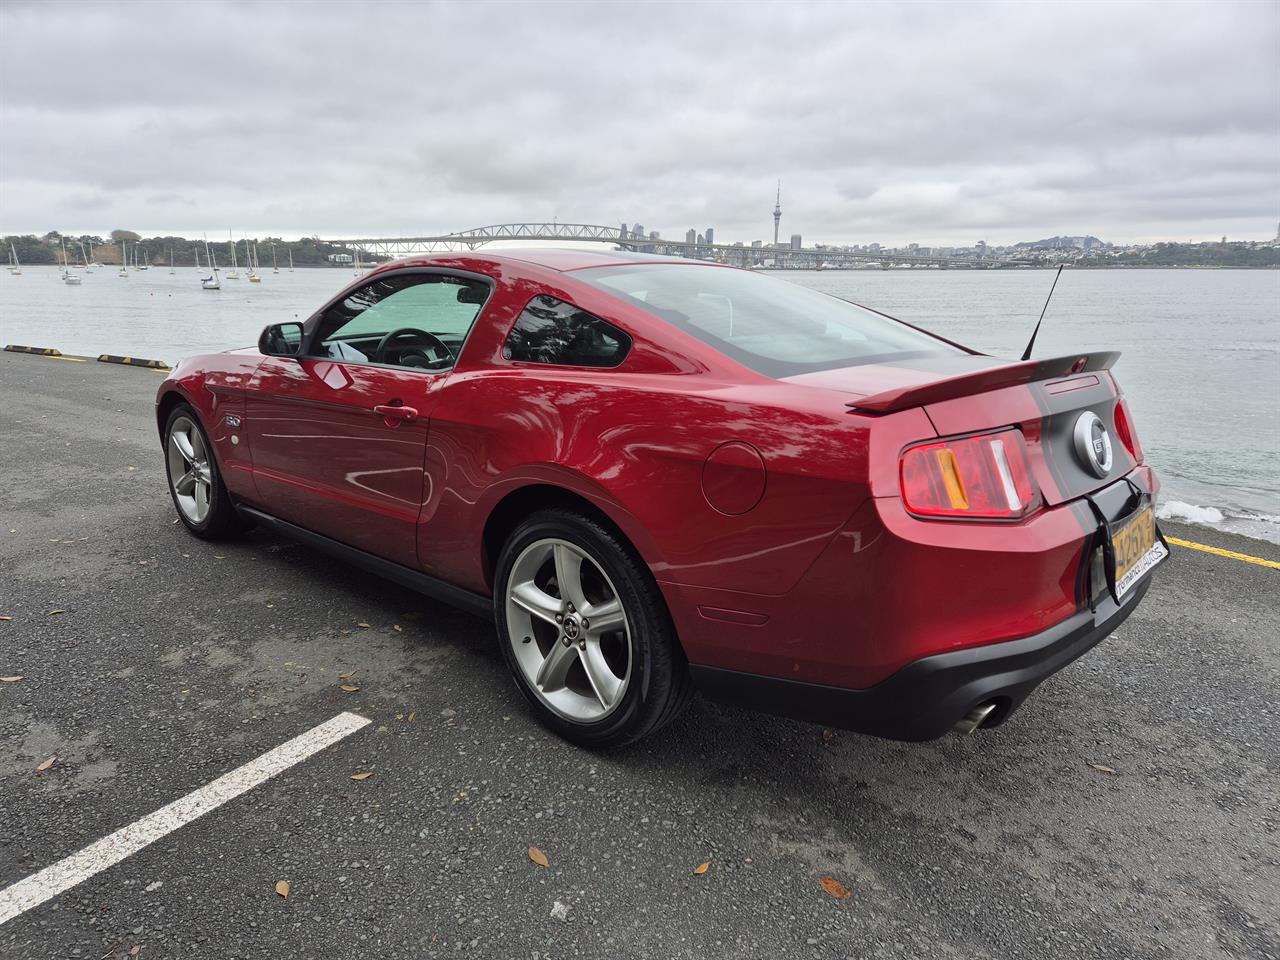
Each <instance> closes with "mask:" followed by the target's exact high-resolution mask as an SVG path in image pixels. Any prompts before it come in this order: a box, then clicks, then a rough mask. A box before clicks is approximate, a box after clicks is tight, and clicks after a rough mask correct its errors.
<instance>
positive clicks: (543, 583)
mask: <svg viewBox="0 0 1280 960" xmlns="http://www.w3.org/2000/svg"><path fill="white" fill-rule="evenodd" d="M1116 356H1117V355H1116V354H1114V353H1093V354H1087V355H1080V356H1068V357H1061V358H1057V359H1052V360H1041V361H1028V362H1020V363H1009V362H1007V361H1001V360H997V359H994V358H991V357H988V356H983V355H981V354H978V353H977V352H976V351H973V350H969V349H967V348H965V347H962V346H959V345H957V344H954V343H951V342H949V341H947V340H943V339H941V338H939V337H937V336H933V335H931V334H929V333H926V332H924V331H921V330H918V329H916V328H914V327H912V326H909V325H907V324H905V323H902V322H899V321H896V320H893V319H891V318H888V317H886V316H884V315H882V314H879V313H877V312H875V311H873V310H869V309H866V308H864V307H860V306H856V305H854V304H851V303H848V302H845V301H843V300H838V299H835V298H833V297H828V296H825V295H822V294H818V293H815V292H813V291H810V290H808V289H805V288H803V287H799V286H796V285H794V284H791V283H786V282H783V281H780V280H776V279H772V278H769V277H766V276H763V275H761V274H758V273H751V272H748V271H743V270H737V269H732V268H728V267H721V266H716V265H712V264H701V263H690V262H688V261H675V262H672V261H670V260H665V259H661V258H656V257H643V256H638V255H631V254H625V253H605V252H594V251H593V252H583V251H563V250H536V251H503V252H502V253H501V254H500V255H493V256H484V255H465V256H458V255H452V254H450V255H435V256H424V257H417V258H412V259H408V260H402V261H398V262H396V263H391V264H388V265H386V266H384V267H381V268H379V269H378V270H375V271H374V272H372V273H370V274H368V275H367V276H365V277H362V278H361V279H359V280H357V281H356V282H354V283H353V284H351V286H349V287H348V288H347V289H346V290H344V291H343V292H342V293H340V294H339V295H338V296H337V297H335V298H334V299H333V300H331V301H330V302H329V303H327V304H325V305H324V306H323V307H322V308H321V309H320V310H318V311H317V312H316V313H315V314H314V315H313V316H312V317H311V318H310V319H308V320H307V321H306V322H305V323H303V324H296V323H285V324H277V325H275V326H271V327H268V328H267V329H266V330H265V331H264V332H263V334H262V338H261V339H260V341H259V343H258V347H257V348H256V349H244V350H236V351H232V352H229V353H217V354H208V355H204V356H198V357H193V358H191V359H188V360H185V361H183V362H182V363H180V364H179V365H178V366H177V368H175V370H174V371H173V373H172V374H171V375H170V376H169V377H168V378H167V379H166V380H165V381H164V383H163V384H162V385H161V387H160V390H159V393H158V395H157V397H156V416H157V423H158V425H159V428H160V433H161V437H162V441H163V444H164V451H165V459H166V464H167V467H168V476H169V483H170V488H171V492H172V494H173V501H174V504H175V506H176V507H177V511H178V516H179V518H180V519H181V520H182V522H183V523H184V524H185V525H186V526H187V528H188V529H189V530H190V531H191V532H192V533H194V534H195V535H197V536H201V537H208V538H216V537H225V536H229V535H232V534H235V533H237V532H239V531H241V530H244V529H246V528H247V527H248V526H250V525H252V524H253V523H258V524H262V525H265V526H268V527H270V528H274V529H275V530H278V531H283V532H284V533H287V534H289V535H291V536H295V537H297V538H300V539H301V540H303V541H304V542H306V543H309V544H311V545H313V546H315V547H319V548H323V549H327V550H330V551H333V552H335V553H337V554H338V555H339V556H341V557H343V558H345V559H347V560H349V561H350V562H351V563H353V564H355V565H358V566H361V567H364V568H366V569H368V570H372V571H374V572H376V573H378V574H381V575H383V576H386V577H388V578H390V579H392V580H395V581H398V582H400V583H402V584H406V585H408V586H410V587H413V588H416V589H419V590H421V591H422V592H423V593H426V594H429V595H431V596H433V597H436V598H439V599H441V600H444V601H447V602H450V603H453V604H457V605H460V606H462V607H465V608H468V609H471V610H474V611H475V612H477V613H481V614H482V615H484V616H485V617H489V618H492V619H495V620H496V621H497V630H498V642H499V644H500V646H501V648H502V652H503V654H504V656H505V657H506V660H507V663H508V664H509V666H510V667H511V671H512V673H513V674H514V676H515V679H516V682H517V684H518V685H519V687H520V689H521V691H522V692H523V693H524V695H525V696H526V697H527V698H528V700H529V702H530V703H531V704H532V705H533V708H534V710H536V711H537V713H538V714H539V716H540V717H541V718H542V719H543V721H544V722H545V723H546V724H547V725H549V726H550V727H552V728H553V729H555V730H556V731H558V732H559V733H561V734H562V735H564V736H566V737H568V738H570V739H572V740H575V741H577V742H579V743H584V744H590V745H607V744H617V743H622V742H626V741H629V740H634V739H636V738H637V737H640V736H642V735H644V734H646V733H649V732H651V731H653V730H655V729H657V728H658V727H660V726H661V725H663V724H664V723H666V722H668V721H669V720H671V719H672V718H673V717H675V716H676V715H677V714H678V713H679V712H680V710H681V709H682V708H683V707H684V706H685V705H686V704H687V702H688V700H689V698H690V695H691V693H692V691H693V690H694V689H695V688H698V689H701V690H703V691H705V692H706V693H708V694H711V695H713V696H716V697H720V698H727V699H731V700H736V701H738V702H741V703H745V704H747V705H749V706H751V707H754V708H758V709H762V710H768V711H773V712H777V713H782V714H786V715H790V716H793V717H799V718H803V719H807V720H813V721H819V722H822V723H826V724H830V725H834V726H840V727H845V728H850V729H854V730H860V731H864V732H867V733H871V734H876V735H878V736H883V737H892V738H896V739H904V740H926V739H931V738H934V737H938V736H940V735H942V734H943V733H945V732H946V731H948V730H950V729H952V728H959V729H970V730H971V729H973V728H974V727H976V726H993V725H995V724H998V723H1000V722H1002V721H1003V720H1004V719H1005V718H1006V717H1007V716H1008V715H1009V714H1010V713H1011V712H1012V711H1013V710H1014V709H1015V708H1016V707H1017V706H1018V705H1019V704H1020V703H1021V702H1022V701H1023V700H1024V699H1025V698H1026V696H1027V695H1028V694H1029V693H1030V692H1031V691H1032V690H1033V689H1034V688H1035V687H1036V685H1037V684H1039V683H1040V682H1041V681H1042V680H1044V679H1045V677H1047V676H1049V675H1050V674H1052V673H1053V672H1055V671H1057V670H1059V669H1060V668H1062V667H1063V666H1064V665H1066V664H1067V663H1069V662H1070V661H1071V660H1073V659H1075V658H1076V657H1078V656H1080V655H1081V654H1082V653H1084V652H1085V651H1086V650H1088V649H1089V648H1090V647H1092V646H1093V645H1094V644H1096V643H1097V642H1098V641H1099V640H1101V639H1102V638H1103V637H1104V636H1106V635H1107V634H1108V633H1110V632H1111V631H1112V630H1114V629H1115V628H1116V627H1117V626H1118V625H1119V624H1120V623H1121V621H1123V620H1124V619H1125V617H1126V616H1128V614H1130V613H1131V612H1132V611H1133V609H1134V607H1135V606H1137V604H1138V602H1139V601H1140V599H1141V598H1142V596H1143V594H1144V593H1145V592H1146V590H1147V588H1148V586H1149V585H1150V579H1151V578H1150V575H1149V572H1150V570H1151V568H1152V567H1154V566H1155V565H1157V564H1158V563H1159V562H1160V561H1161V560H1163V559H1164V558H1165V557H1166V556H1167V555H1168V550H1167V547H1166V546H1165V544H1164V541H1163V538H1162V537H1161V535H1160V532H1159V530H1158V528H1157V527H1156V524H1155V521H1154V519H1153V514H1152V507H1153V499H1154V497H1155V495H1156V492H1157V489H1158V482H1157V480H1156V477H1155V475H1154V474H1153V473H1152V471H1151V470H1150V468H1148V467H1147V466H1146V465H1145V464H1144V462H1143V455H1142V448H1141V447H1140V445H1139V443H1138V437H1137V435H1136V433H1135V432H1134V428H1133V422H1132V420H1131V417H1130V414H1129V410H1128V407H1127V406H1126V404H1125V402H1124V400H1123V399H1122V397H1121V394H1120V391H1119V389H1118V387H1117V386H1116V382H1115V380H1114V379H1113V378H1112V376H1111V374H1110V373H1109V368H1110V367H1111V365H1112V364H1113V362H1114V361H1115V359H1116Z"/></svg>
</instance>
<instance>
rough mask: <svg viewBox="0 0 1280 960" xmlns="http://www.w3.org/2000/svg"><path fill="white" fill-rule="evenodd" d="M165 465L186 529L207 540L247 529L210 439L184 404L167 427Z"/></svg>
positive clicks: (178, 407)
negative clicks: (239, 515)
mask: <svg viewBox="0 0 1280 960" xmlns="http://www.w3.org/2000/svg"><path fill="white" fill-rule="evenodd" d="M164 462H165V472H166V474H167V475H168V478H169V494H170V496H172V497H173V505H174V507H175V509H177V511H178V519H179V520H181V521H182V523H183V526H185V527H186V528H187V529H188V530H190V531H191V532H192V533H194V534H195V535H196V536H197V537H202V538H204V539H206V540H222V539H225V538H227V537H230V536H234V535H236V534H237V533H240V532H241V531H242V530H243V529H244V524H243V523H242V522H241V520H240V518H239V517H238V516H237V515H236V509H235V506H234V505H233V504H232V503H231V496H230V494H228V493H227V488H226V486H225V485H224V484H223V482H222V475H221V474H220V473H219V472H218V463H217V460H216V459H215V458H214V455H213V447H212V446H211V445H210V443H209V438H208V437H207V436H206V435H205V432H204V428H203V427H202V426H200V421H199V419H198V418H197V417H196V413H195V411H194V410H192V409H191V407H189V406H188V405H187V404H185V403H181V404H178V406H176V407H174V408H173V411H172V412H171V413H170V414H169V420H168V422H167V423H166V425H165V431H164Z"/></svg>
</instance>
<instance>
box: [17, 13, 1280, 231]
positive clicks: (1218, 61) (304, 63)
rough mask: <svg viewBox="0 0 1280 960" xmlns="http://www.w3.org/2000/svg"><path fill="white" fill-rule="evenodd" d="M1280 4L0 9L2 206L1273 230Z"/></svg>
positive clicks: (154, 226) (340, 217) (290, 224)
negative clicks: (778, 216) (779, 184)
mask: <svg viewBox="0 0 1280 960" xmlns="http://www.w3.org/2000/svg"><path fill="white" fill-rule="evenodd" d="M1277 49H1280V7H1277V5H1275V4H1269V3H1249V2H1242V3H1225V2H1207V3H1179V4H1156V5H1149V4H1143V3H1126V4H1107V5H1103V4H1073V5H1052V6H1051V5H1048V4H1016V5H1015V4H1007V5H1005V4H975V5H961V4H909V5H878V4H856V5H855V4H847V5H846V4H828V3H801V2H794V3H788V4H736V5H728V4H687V3H686V4H662V3H650V4H628V5H623V4H567V3H565V4H551V3H543V4H534V3H527V4H514V3H512V4H503V3H485V4H445V3H435V4H426V5H419V4H408V3H366V4H363V5H360V6H352V5H346V4H314V5H306V4H302V3H290V4H272V5H260V4H240V3H225V2H217V0H205V2H201V3H198V4H196V3H169V4H165V5H163V6H161V5H156V4H144V5H138V4H128V3H94V4H88V3H85V4H70V3H45V4H21V3H13V2H10V3H8V4H5V5H4V6H3V7H0V229H3V230H5V231H11V230H22V231H33V230H40V231H42V230H45V229H49V228H53V227H56V228H59V229H66V230H92V231H95V232H105V231H106V230H110V229H112V228H113V227H117V226H123V227H131V228H133V229H139V230H142V231H144V232H151V231H155V232H169V231H174V232H186V233H196V232H199V231H201V230H205V229H208V230H210V231H211V232H213V231H216V232H219V233H220V232H221V231H222V230H225V229H226V227H227V226H233V227H234V228H235V229H236V230H237V231H239V230H247V231H254V232H271V233H283V234H299V233H313V232H315V233H320V234H322V235H330V236H340V235H352V234H357V233H359V234H373V235H388V234H408V233H423V232H441V231H447V230H452V229H459V228H463V227H467V226H474V225H479V224H482V223H493V222H503V221H507V220H523V219H544V218H545V219H550V218H551V217H552V216H558V217H559V218H560V219H561V220H578V221H585V222H603V223H610V224H612V223H616V222H618V221H622V220H625V221H627V222H628V223H631V222H635V221H637V220H639V221H640V222H642V223H643V224H644V225H645V226H646V228H649V229H658V230H661V231H663V233H664V234H665V235H668V236H675V235H683V232H684V230H685V229H686V228H687V227H689V226H694V227H696V228H697V229H699V230H702V229H704V228H705V227H707V226H715V227H716V229H717V236H718V238H724V239H742V240H744V241H750V240H752V239H762V238H765V237H769V236H771V235H772V220H771V218H770V216H769V211H770V210H771V209H772V206H773V188H774V182H775V180H776V179H777V178H779V177H780V178H781V179H782V180H783V181H784V188H783V189H784V195H783V210H784V218H783V230H784V232H785V233H787V234H790V233H791V232H800V233H802V234H804V236H805V238H806V240H824V241H828V242H837V241H861V242H865V241H869V240H880V241H882V242H904V241H910V240H916V241H919V242H921V243H926V244H929V243H953V242H965V243H969V242H972V241H974V240H975V239H978V238H980V237H981V238H985V239H987V240H988V241H989V242H993V243H996V242H1004V241H1013V240H1020V239H1032V238H1034V237H1035V236H1039V235H1042V234H1051V233H1066V232H1070V233H1083V232H1091V233H1096V234H1098V235H1100V236H1104V237H1106V238H1108V239H1114V240H1125V239H1131V238H1156V237H1162V236H1167V237H1176V238H1186V237H1191V236H1195V237H1207V236H1216V235H1219V234H1221V233H1223V232H1227V233H1229V234H1231V235H1234V236H1247V235H1253V236H1259V237H1263V236H1269V235H1271V233H1272V232H1273V231H1274V229H1275V221H1276V218H1277V217H1280V177H1278V176H1277V170H1280V103H1278V93H1277V92H1278V91H1280V57H1277V55H1276V52H1275V51H1276V50H1277Z"/></svg>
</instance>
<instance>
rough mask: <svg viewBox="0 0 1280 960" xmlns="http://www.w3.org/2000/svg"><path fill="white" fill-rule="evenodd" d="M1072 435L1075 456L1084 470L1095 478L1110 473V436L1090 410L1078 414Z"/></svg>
mask: <svg viewBox="0 0 1280 960" xmlns="http://www.w3.org/2000/svg"><path fill="white" fill-rule="evenodd" d="M1073 433H1074V440H1075V448H1076V456H1077V457H1079V458H1080V462H1081V463H1082V464H1084V467H1085V469H1086V470H1088V471H1089V472H1090V473H1092V474H1093V475H1094V476H1096V477H1105V476H1106V475H1107V474H1108V473H1110V472H1111V461H1112V458H1111V434H1109V433H1108V432H1107V428H1106V427H1104V426H1103V425H1102V421H1101V420H1100V419H1098V415H1097V414H1096V413H1094V412H1093V411H1091V410H1086V411H1085V412H1084V413H1082V414H1080V416H1079V418H1078V419H1077V420H1076V425H1075V429H1074V431H1073Z"/></svg>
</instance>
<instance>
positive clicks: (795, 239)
mask: <svg viewBox="0 0 1280 960" xmlns="http://www.w3.org/2000/svg"><path fill="white" fill-rule="evenodd" d="M791 249H792V250H799V249H800V234H798V233H793V234H792V235H791Z"/></svg>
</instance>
